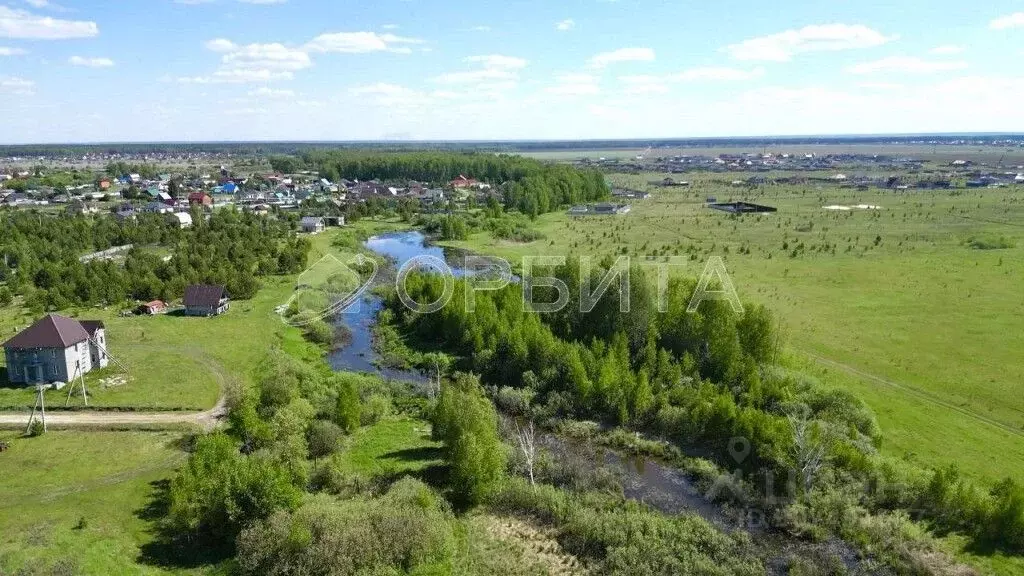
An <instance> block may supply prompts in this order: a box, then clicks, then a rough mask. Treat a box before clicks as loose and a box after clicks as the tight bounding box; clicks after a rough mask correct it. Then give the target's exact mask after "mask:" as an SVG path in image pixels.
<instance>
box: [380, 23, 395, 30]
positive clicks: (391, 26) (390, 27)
mask: <svg viewBox="0 0 1024 576" xmlns="http://www.w3.org/2000/svg"><path fill="white" fill-rule="evenodd" d="M381 28H383V29H384V30H398V28H399V26H398V24H384V25H383V26H381Z"/></svg>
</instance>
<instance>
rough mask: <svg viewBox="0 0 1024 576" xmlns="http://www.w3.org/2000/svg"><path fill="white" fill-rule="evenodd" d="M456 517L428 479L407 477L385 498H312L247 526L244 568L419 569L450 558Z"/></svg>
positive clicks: (277, 571) (241, 555) (264, 571)
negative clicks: (428, 485)
mask: <svg viewBox="0 0 1024 576" xmlns="http://www.w3.org/2000/svg"><path fill="white" fill-rule="evenodd" d="M453 525H454V522H453V519H452V516H451V513H450V511H449V510H448V509H447V507H446V506H445V505H444V502H443V501H442V500H441V499H440V498H438V496H437V495H436V494H434V493H433V492H432V491H431V490H430V488H428V487H427V486H426V485H424V484H423V483H421V482H419V481H417V480H412V479H408V478H406V479H403V480H400V481H399V482H397V483H396V484H395V485H394V486H393V487H392V488H391V490H390V491H389V492H388V493H387V494H386V495H385V496H383V497H382V498H378V499H372V500H371V499H366V498H355V499H352V500H343V501H340V500H335V499H333V498H329V497H326V496H317V497H313V498H311V499H309V501H308V502H307V503H306V504H304V505H303V506H302V507H301V508H299V509H298V510H296V511H295V512H294V513H291V512H286V511H280V512H278V513H276V514H274V515H273V516H272V517H270V518H269V519H267V520H265V521H262V522H259V523H257V524H255V525H254V526H252V527H251V528H249V529H247V530H245V531H244V532H242V534H241V535H240V537H239V538H238V563H239V565H240V567H241V569H242V572H243V573H245V574H260V575H268V576H275V575H285V574H289V575H291V574H338V575H344V574H353V575H354V574H387V573H408V572H416V571H417V569H421V570H422V569H424V568H425V567H427V566H431V565H437V564H440V563H443V562H445V561H446V560H448V559H450V558H451V556H452V553H453V550H454V535H453Z"/></svg>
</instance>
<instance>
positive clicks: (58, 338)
mask: <svg viewBox="0 0 1024 576" xmlns="http://www.w3.org/2000/svg"><path fill="white" fill-rule="evenodd" d="M88 339H89V333H88V332H87V331H86V329H85V328H83V327H82V324H81V323H79V322H78V321H77V320H72V319H71V318H65V317H64V316H60V315H58V314H47V315H46V316H44V317H42V318H41V319H39V321H37V322H36V323H35V324H33V325H31V326H29V327H28V328H26V329H24V330H22V331H21V332H19V333H18V334H17V335H16V336H14V338H11V339H10V340H8V341H7V342H4V348H22V349H23V348H68V347H70V346H74V345H75V344H78V343H79V342H83V341H85V340H88Z"/></svg>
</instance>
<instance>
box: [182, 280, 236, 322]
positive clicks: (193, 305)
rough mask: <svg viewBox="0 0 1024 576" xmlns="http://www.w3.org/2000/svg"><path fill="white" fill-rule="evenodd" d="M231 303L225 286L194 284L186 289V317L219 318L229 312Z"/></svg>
mask: <svg viewBox="0 0 1024 576" xmlns="http://www.w3.org/2000/svg"><path fill="white" fill-rule="evenodd" d="M229 303H230V298H229V297H228V293H227V290H225V289H224V287H223V286H211V285H208V284H192V285H191V286H188V287H187V288H185V300H184V304H185V315H186V316H219V315H221V314H223V313H225V312H227V311H228V307H229Z"/></svg>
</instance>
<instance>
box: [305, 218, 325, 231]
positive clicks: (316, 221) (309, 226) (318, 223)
mask: <svg viewBox="0 0 1024 576" xmlns="http://www.w3.org/2000/svg"><path fill="white" fill-rule="evenodd" d="M301 226H302V231H303V232H306V233H308V234H316V233H318V232H323V231H324V228H325V225H324V219H323V218H320V217H316V216H306V217H304V218H303V219H302V223H301Z"/></svg>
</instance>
